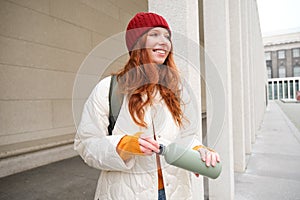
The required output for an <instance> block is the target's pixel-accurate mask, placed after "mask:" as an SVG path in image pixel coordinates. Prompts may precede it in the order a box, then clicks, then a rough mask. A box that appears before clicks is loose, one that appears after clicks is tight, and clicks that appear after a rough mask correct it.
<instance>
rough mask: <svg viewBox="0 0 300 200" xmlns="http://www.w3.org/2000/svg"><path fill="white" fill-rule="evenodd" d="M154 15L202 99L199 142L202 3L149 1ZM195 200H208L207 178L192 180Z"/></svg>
mask: <svg viewBox="0 0 300 200" xmlns="http://www.w3.org/2000/svg"><path fill="white" fill-rule="evenodd" d="M148 6H149V11H150V12H155V13H157V14H160V15H162V16H163V17H164V18H166V20H167V21H168V23H169V25H170V27H171V30H172V42H173V47H174V55H175V56H174V57H175V62H176V65H177V66H178V67H179V70H180V71H181V72H183V73H182V74H183V76H184V78H186V79H187V80H188V82H189V83H190V85H191V87H192V90H193V92H194V93H195V96H196V97H197V99H198V106H199V107H198V109H199V110H198V111H197V110H196V112H195V113H197V114H198V117H199V121H198V122H199V135H198V136H199V139H200V140H201V138H202V131H201V129H202V128H201V127H202V126H201V121H202V120H201V86H200V42H199V32H200V30H199V14H198V0H189V1H181V0H164V1H156V0H148ZM192 185H193V188H192V190H193V199H195V200H196V199H197V200H198V199H200V200H202V199H204V198H203V197H204V189H203V178H202V177H199V178H196V177H195V176H192Z"/></svg>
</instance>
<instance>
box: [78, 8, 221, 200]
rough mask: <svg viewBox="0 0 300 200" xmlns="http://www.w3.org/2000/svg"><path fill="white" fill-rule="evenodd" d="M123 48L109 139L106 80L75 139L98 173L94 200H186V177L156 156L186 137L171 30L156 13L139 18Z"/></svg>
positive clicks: (208, 156) (209, 160) (211, 159)
mask: <svg viewBox="0 0 300 200" xmlns="http://www.w3.org/2000/svg"><path fill="white" fill-rule="evenodd" d="M126 45H127V48H128V51H129V55H130V57H129V60H128V62H127V63H126V64H125V66H124V67H123V68H122V69H121V71H119V72H118V73H117V74H115V75H116V77H117V80H118V85H119V87H120V90H121V93H123V94H124V100H123V104H122V107H121V110H120V113H119V116H118V118H117V121H116V124H115V127H114V129H113V131H112V135H109V133H108V130H107V127H108V125H109V120H108V113H109V98H108V94H109V88H110V81H111V76H109V77H106V78H104V79H103V80H102V81H100V82H99V83H98V84H97V86H96V87H95V88H94V90H93V92H92V93H91V95H90V97H89V98H88V100H87V101H86V104H85V107H84V110H83V113H82V119H81V122H80V125H79V127H78V130H77V134H76V138H75V144H74V146H75V149H76V150H77V151H78V152H79V154H80V155H81V156H82V158H83V159H84V160H85V162H86V163H87V164H89V165H90V166H92V167H95V168H98V169H101V175H100V178H99V181H98V186H97V189H96V194H95V200H96V199H101V200H102V199H159V200H164V199H176V200H177V199H185V200H187V199H191V198H192V193H191V192H192V190H191V180H190V178H191V177H190V174H191V172H188V171H186V170H183V169H180V168H176V167H174V166H170V165H167V164H166V163H165V161H164V160H160V157H159V156H158V155H157V154H156V153H158V152H159V144H160V143H161V144H168V143H170V142H172V141H174V140H175V139H176V138H177V139H178V138H184V137H185V136H184V135H183V134H181V131H182V129H183V126H184V123H185V122H186V121H189V119H186V118H187V117H186V116H185V113H184V110H183V109H182V106H183V104H184V103H183V102H182V99H181V97H182V96H181V95H182V87H181V79H180V75H179V72H178V69H177V67H176V65H175V62H174V59H173V52H172V50H173V48H172V41H171V30H170V28H169V25H168V23H167V22H166V20H165V19H164V18H163V17H162V16H160V15H157V14H155V13H137V14H136V15H135V16H134V17H133V18H132V19H131V21H130V22H129V24H128V26H127V29H126ZM158 111H159V112H161V113H164V115H163V117H161V116H160V117H161V118H160V121H161V123H162V124H163V126H160V127H159V128H157V129H155V130H154V129H151V130H153V132H151V133H150V135H149V133H148V134H144V132H145V131H146V130H149V129H150V128H151V127H152V128H154V124H153V120H154V118H155V115H153V112H158ZM157 116H158V115H156V117H157ZM194 143H195V145H198V146H196V147H195V149H198V150H199V159H201V158H202V159H203V160H205V161H206V164H207V165H208V166H209V165H215V164H216V162H219V161H220V157H219V154H218V153H216V152H214V151H211V150H209V149H208V148H206V147H204V146H202V145H201V144H200V143H199V142H197V141H196V142H194ZM195 145H193V146H195ZM200 155H201V156H200Z"/></svg>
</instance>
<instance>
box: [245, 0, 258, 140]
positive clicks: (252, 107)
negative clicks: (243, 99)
mask: <svg viewBox="0 0 300 200" xmlns="http://www.w3.org/2000/svg"><path fill="white" fill-rule="evenodd" d="M253 3H254V0H250V1H247V4H248V10H249V13H248V19H249V24H248V27H249V30H250V31H249V33H251V34H249V78H250V85H249V86H250V94H249V96H250V123H251V124H250V125H251V143H252V144H253V143H254V142H255V135H256V128H255V110H256V105H255V98H256V95H257V94H256V93H255V88H254V85H255V82H256V81H257V80H256V77H255V73H254V68H255V66H254V60H255V51H254V43H255V40H256V37H255V36H254V34H253V33H255V31H256V30H255V26H254V13H253Z"/></svg>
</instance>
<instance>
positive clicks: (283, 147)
mask: <svg viewBox="0 0 300 200" xmlns="http://www.w3.org/2000/svg"><path fill="white" fill-rule="evenodd" d="M278 104H279V105H280V107H279V106H278ZM278 104H277V103H276V102H274V101H271V102H269V106H268V108H267V111H266V113H265V118H264V122H263V124H262V128H261V130H260V131H259V132H258V135H257V139H256V142H255V144H253V153H252V154H251V156H250V157H249V162H248V165H247V170H246V171H245V173H240V174H238V173H236V174H235V180H236V181H235V182H236V183H235V184H236V185H235V194H236V195H235V200H300V133H299V131H298V130H297V128H296V127H295V126H294V125H293V124H292V122H291V120H289V119H288V118H287V116H291V117H292V118H293V122H294V123H295V124H297V123H298V122H299V123H300V121H299V120H300V104H299V103H298V104H295V105H292V104H289V105H287V104H281V103H280V102H278ZM295 106H296V107H295ZM280 108H282V109H280ZM282 110H283V111H284V112H286V113H287V115H286V114H284V112H283V111H282ZM297 120H298V121H297ZM297 125H299V124H297ZM20 164H22V163H20ZM98 176H99V171H98V170H95V169H92V168H90V167H88V166H87V165H85V164H84V163H83V161H82V160H81V158H79V157H74V158H71V159H67V160H63V161H60V162H56V163H53V164H50V165H46V166H43V167H39V168H36V169H32V170H29V171H26V172H22V173H19V174H15V175H12V176H8V177H4V178H0V200H20V199H22V200H71V199H72V200H92V199H93V196H94V192H95V189H96V183H97V179H98ZM222 200H223V199H222ZM224 200H226V199H224Z"/></svg>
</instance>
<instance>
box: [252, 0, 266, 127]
mask: <svg viewBox="0 0 300 200" xmlns="http://www.w3.org/2000/svg"><path fill="white" fill-rule="evenodd" d="M252 5H253V8H252V12H253V28H254V31H253V37H254V41H253V53H254V56H253V66H254V77H255V81H254V94H255V95H254V98H255V99H254V100H255V102H254V103H255V113H254V119H255V127H254V128H255V130H256V131H257V130H259V129H260V125H261V123H262V120H263V117H264V113H265V109H266V105H267V85H268V83H267V79H268V76H267V68H266V62H265V58H264V46H263V41H262V35H261V29H260V24H259V15H258V8H257V3H256V0H253V1H252Z"/></svg>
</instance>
